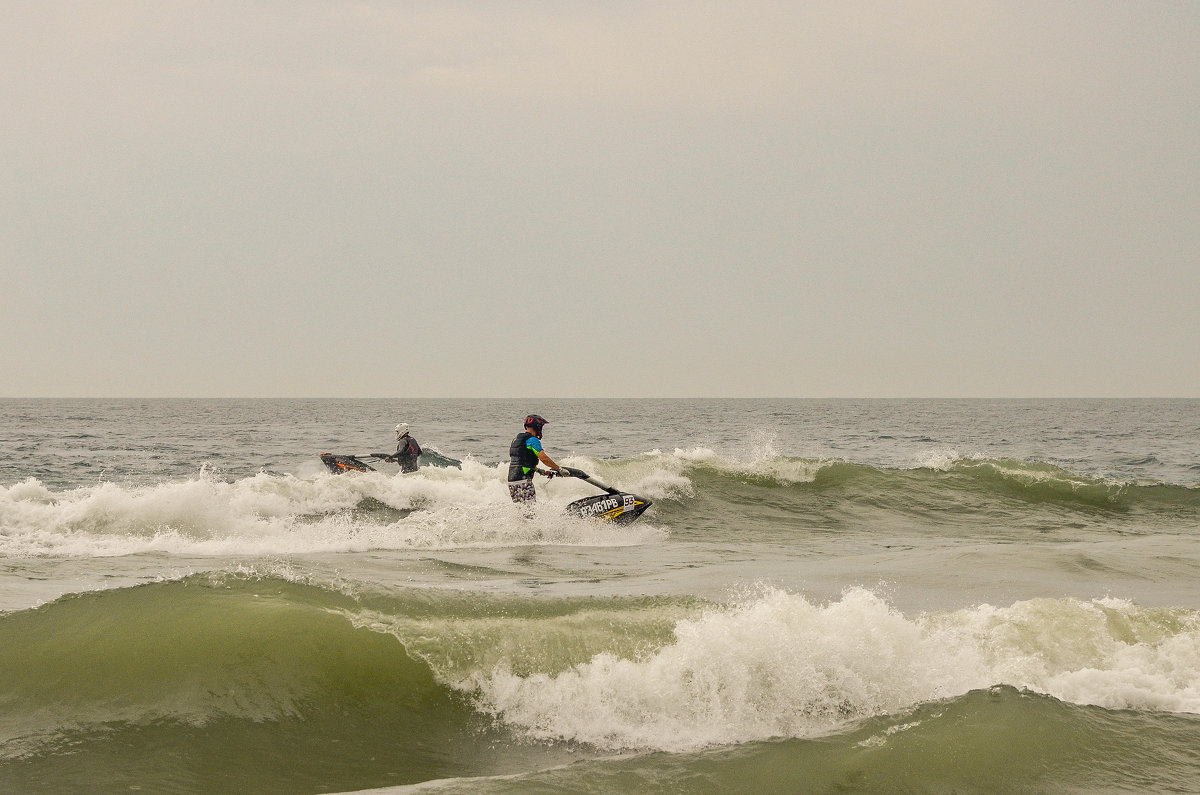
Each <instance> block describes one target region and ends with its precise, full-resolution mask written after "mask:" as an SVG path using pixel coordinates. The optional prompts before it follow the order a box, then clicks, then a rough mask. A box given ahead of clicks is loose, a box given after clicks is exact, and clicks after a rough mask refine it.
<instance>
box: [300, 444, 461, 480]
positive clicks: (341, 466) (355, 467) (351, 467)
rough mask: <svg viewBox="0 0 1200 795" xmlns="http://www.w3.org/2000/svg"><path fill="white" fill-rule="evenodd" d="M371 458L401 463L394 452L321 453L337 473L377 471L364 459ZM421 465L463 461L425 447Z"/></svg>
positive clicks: (322, 459) (325, 462) (422, 452)
mask: <svg viewBox="0 0 1200 795" xmlns="http://www.w3.org/2000/svg"><path fill="white" fill-rule="evenodd" d="M364 458H369V459H371V460H372V461H387V462H388V463H391V464H396V463H399V462H398V461H397V460H396V456H395V455H394V454H392V453H363V454H362V455H334V454H333V453H321V463H322V464H324V465H325V466H327V467H328V468H329V471H330V472H332V473H333V474H335V475H339V474H341V473H342V472H350V471H354V472H375V471H376V469H375V467H373V466H371V465H370V464H368V463H367V462H366V461H363V460H362V459H364ZM417 460H418V461H419V462H420V464H421V466H431V467H461V466H462V462H461V461H458V460H456V459H453V458H447V457H446V456H444V455H441V454H440V453H437V452H434V451H433V450H429V449H425V450H422V451H421V457H420V458H418V459H417Z"/></svg>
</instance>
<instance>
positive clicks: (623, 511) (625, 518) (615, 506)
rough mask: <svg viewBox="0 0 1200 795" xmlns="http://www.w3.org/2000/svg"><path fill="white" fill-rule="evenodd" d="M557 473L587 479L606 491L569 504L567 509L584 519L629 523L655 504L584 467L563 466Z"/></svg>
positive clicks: (562, 475) (561, 475) (569, 512)
mask: <svg viewBox="0 0 1200 795" xmlns="http://www.w3.org/2000/svg"><path fill="white" fill-rule="evenodd" d="M557 474H558V476H559V477H570V478H579V479H580V480H585V481H587V482H588V483H591V484H592V485H593V486H595V487H596V488H598V489H600V490H602V491H604V492H605V493H604V494H596V495H594V496H592V497H584V498H583V499H582V500H575V502H573V503H571V504H570V505H568V506H567V507H566V511H567V513H568V514H571V515H572V516H578V517H581V518H583V519H588V518H596V519H600V520H601V521H604V522H612V523H613V524H629V523H630V522H632V521H634V520H635V519H637V518H638V517H639V516H641V515H642V513H643V512H644V511H645V510H646V509H647V508H649V507H650V506H651V505H653V503H652V502H650V500H648V499H646V498H645V497H639V496H638V495H636V494H628V493H626V492H623V491H618V490H617V489H614V488H612V487H610V486H607V485H605V484H604V483H602V482H600V481H599V480H597V479H596V478H594V477H592V476H591V475H589V474H588V473H586V472H584V471H583V470H582V469H574V468H572V467H561V468H560V469H559V471H558V473H557Z"/></svg>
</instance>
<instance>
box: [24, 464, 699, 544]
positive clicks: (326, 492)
mask: <svg viewBox="0 0 1200 795" xmlns="http://www.w3.org/2000/svg"><path fill="white" fill-rule="evenodd" d="M664 477H665V479H666V480H667V481H671V480H672V476H671V475H669V474H667V475H665V476H664V475H661V474H656V472H654V471H652V470H648V471H647V472H646V473H645V475H644V478H645V480H646V481H647V482H651V483H652V482H654V481H655V480H656V479H658V480H662V479H663V478H664ZM685 482H686V481H685ZM539 492H540V497H539V505H538V510H537V511H536V512H535V514H534V515H533V516H532V518H526V517H525V516H524V515H523V514H522V512H521V511H520V509H519V508H518V507H517V506H515V505H513V503H512V501H511V500H510V499H509V496H508V489H507V487H506V486H505V483H504V477H503V473H502V471H501V469H500V468H499V467H487V466H483V465H481V464H478V463H475V462H472V461H467V462H464V463H463V466H462V468H461V469H458V468H453V469H450V468H446V469H439V468H427V469H423V470H421V472H420V473H419V474H417V475H404V476H400V475H389V474H385V473H381V472H368V473H352V474H349V475H339V476H332V475H318V476H315V477H311V478H298V477H294V476H291V475H283V476H280V475H268V474H259V475H256V476H254V477H249V478H243V479H240V480H236V481H233V482H226V481H222V480H219V479H217V478H215V477H213V476H212V475H211V474H209V473H207V472H203V471H202V472H201V473H199V475H198V476H196V477H193V478H189V479H186V480H179V481H168V482H164V483H159V484H155V485H149V486H133V485H120V484H116V483H107V482H105V483H99V484H97V485H94V486H88V487H83V488H76V489H70V490H66V491H61V492H53V491H51V490H50V489H48V488H46V487H45V486H44V485H43V484H41V483H39V482H38V481H36V480H34V479H29V480H25V481H23V482H21V483H17V484H15V485H13V486H11V487H7V488H6V487H0V554H4V555H11V556H15V557H19V556H38V555H68V556H89V557H105V556H114V555H129V554H138V553H142V552H165V553H174V554H198V555H272V554H296V553H306V552H327V551H364V550H367V549H412V548H446V547H458V546H508V545H514V544H576V545H590V546H619V545H629V544H639V543H645V542H647V541H649V540H653V539H660V538H661V537H662V532H661V531H659V530H658V529H656V528H654V526H653V525H652V524H651V523H649V522H641V523H639V524H637V525H633V526H629V527H623V528H621V527H614V526H610V525H602V524H600V523H598V522H594V521H585V520H577V519H573V518H570V517H567V516H565V515H564V514H563V513H562V512H561V508H562V507H563V506H564V505H566V503H567V502H570V501H571V500H574V499H578V498H579V497H583V496H587V495H590V494H595V493H596V490H595V489H594V488H593V487H592V486H589V485H587V484H585V483H582V482H579V481H570V480H560V481H554V482H553V483H547V482H545V481H542V482H540V483H539ZM364 500H368V501H370V500H373V501H374V503H369V502H368V503H364ZM370 504H374V505H375V509H372V508H371V507H370ZM364 506H366V507H364ZM380 506H385V507H382V508H381V507H380ZM356 508H358V509H359V510H355V509H356ZM386 508H391V509H394V511H395V512H396V513H388V511H387V510H386Z"/></svg>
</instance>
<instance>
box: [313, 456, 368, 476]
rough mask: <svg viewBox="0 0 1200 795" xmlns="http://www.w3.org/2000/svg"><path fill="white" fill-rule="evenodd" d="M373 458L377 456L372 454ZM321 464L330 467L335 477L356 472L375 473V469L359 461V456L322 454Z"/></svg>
mask: <svg viewBox="0 0 1200 795" xmlns="http://www.w3.org/2000/svg"><path fill="white" fill-rule="evenodd" d="M370 457H371V458H375V457H376V456H375V455H374V454H372V455H371V456H370ZM321 463H322V464H324V465H325V466H327V467H329V471H330V472H332V473H334V474H335V475H340V474H341V473H343V472H349V471H351V470H354V471H355V472H374V471H375V467H373V466H371V465H370V464H367V463H365V462H363V461H359V460H358V456H353V455H334V454H333V453H321Z"/></svg>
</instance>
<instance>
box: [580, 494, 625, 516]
mask: <svg viewBox="0 0 1200 795" xmlns="http://www.w3.org/2000/svg"><path fill="white" fill-rule="evenodd" d="M620 507H621V501H620V500H618V499H617V498H616V497H608V498H607V499H603V500H600V501H599V502H593V503H592V504H591V505H584V506H582V507H581V508H580V509H579V515H580V516H595V515H596V514H598V513H608V512H609V511H611V510H612V509H614V508H620Z"/></svg>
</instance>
